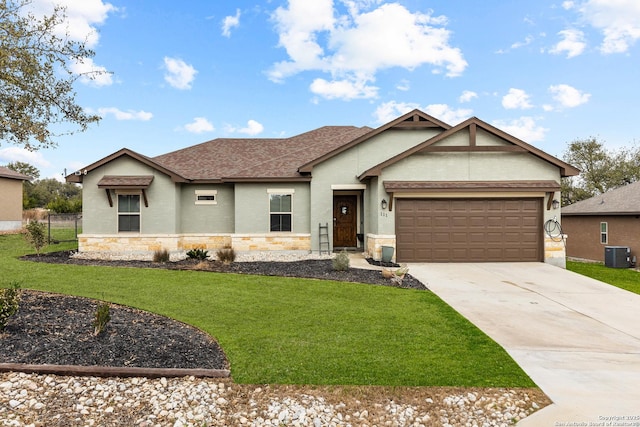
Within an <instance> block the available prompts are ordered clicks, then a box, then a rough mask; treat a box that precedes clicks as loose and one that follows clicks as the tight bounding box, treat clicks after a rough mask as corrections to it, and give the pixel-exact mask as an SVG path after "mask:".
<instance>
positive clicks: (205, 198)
mask: <svg viewBox="0 0 640 427" xmlns="http://www.w3.org/2000/svg"><path fill="white" fill-rule="evenodd" d="M195 195H196V202H195V203H196V205H217V204H218V190H196V192H195ZM201 197H202V199H201ZM210 197H213V200H211V199H209V198H210Z"/></svg>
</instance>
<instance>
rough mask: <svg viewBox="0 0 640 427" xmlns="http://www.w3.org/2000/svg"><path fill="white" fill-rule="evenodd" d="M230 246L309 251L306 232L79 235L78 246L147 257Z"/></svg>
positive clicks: (83, 250)
mask: <svg viewBox="0 0 640 427" xmlns="http://www.w3.org/2000/svg"><path fill="white" fill-rule="evenodd" d="M224 247H232V248H233V249H234V250H235V251H237V252H244V251H289V252H291V251H305V252H310V251H311V235H309V234H276V235H272V234H268V235H263V234H250V235H236V234H186V235H185V234H159V235H143V236H141V235H129V236H128V235H123V234H118V235H102V234H101V235H88V234H84V235H80V236H78V250H79V252H80V253H82V254H85V255H87V254H90V253H92V252H93V253H100V254H107V253H113V254H118V255H121V254H131V255H139V256H140V257H148V256H149V255H150V254H153V252H155V251H158V250H164V249H166V250H167V251H169V252H170V253H174V254H175V253H182V252H186V251H189V250H191V249H196V248H201V249H205V250H208V251H215V250H218V249H222V248H224Z"/></svg>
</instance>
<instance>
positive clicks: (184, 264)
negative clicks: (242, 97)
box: [23, 251, 427, 290]
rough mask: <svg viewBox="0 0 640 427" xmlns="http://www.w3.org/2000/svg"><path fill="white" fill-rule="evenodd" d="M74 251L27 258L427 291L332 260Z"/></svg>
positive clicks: (407, 280)
mask: <svg viewBox="0 0 640 427" xmlns="http://www.w3.org/2000/svg"><path fill="white" fill-rule="evenodd" d="M72 254H73V251H60V252H52V253H46V254H42V255H40V256H37V255H27V256H25V257H23V259H26V260H29V261H37V262H49V263H61V264H75V265H100V266H108V267H131V268H164V269H170V270H199V271H209V272H217V273H238V274H258V275H264V276H281V277H302V278H309V279H324V280H337V281H340V282H356V283H367V284H372V285H382V286H394V287H402V288H406V289H419V290H426V289H427V288H426V286H425V285H424V284H422V282H420V281H419V280H418V279H416V278H415V277H413V276H411V274H407V275H406V276H405V278H404V280H403V281H402V283H401V284H398V283H395V282H392V281H391V280H389V279H386V278H384V277H382V274H380V271H378V270H366V269H359V268H349V270H347V271H336V270H334V269H333V264H332V260H330V259H321V260H317V259H312V260H303V261H289V262H274V261H268V262H266V261H264V262H263V261H260V262H233V263H230V264H225V263H222V262H218V261H204V262H201V261H198V260H194V259H184V260H181V261H175V262H165V263H161V262H152V261H130V260H97V259H82V258H75V257H72V256H71V255H72ZM370 263H371V264H374V265H378V266H384V267H398V265H397V264H393V263H385V264H382V263H380V262H377V261H370Z"/></svg>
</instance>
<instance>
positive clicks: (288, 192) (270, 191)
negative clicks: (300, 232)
mask: <svg viewBox="0 0 640 427" xmlns="http://www.w3.org/2000/svg"><path fill="white" fill-rule="evenodd" d="M295 192H296V190H294V189H293V188H267V195H268V197H267V203H268V206H267V209H268V211H269V222H268V225H269V232H270V233H292V232H293V195H294V194H295ZM272 195H279V196H291V210H290V211H289V212H272V211H271V196H272ZM271 215H289V216H290V217H291V230H286V231H282V230H275V231H273V230H271Z"/></svg>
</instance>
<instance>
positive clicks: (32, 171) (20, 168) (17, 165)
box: [7, 162, 40, 180]
mask: <svg viewBox="0 0 640 427" xmlns="http://www.w3.org/2000/svg"><path fill="white" fill-rule="evenodd" d="M7 168H9V169H11V170H12V171H16V172H18V173H21V174H23V175H26V176H29V177H31V178H32V179H34V180H35V179H38V178H40V170H38V168H37V167H35V166H33V165H30V164H29V163H25V162H10V163H8V164H7Z"/></svg>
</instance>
